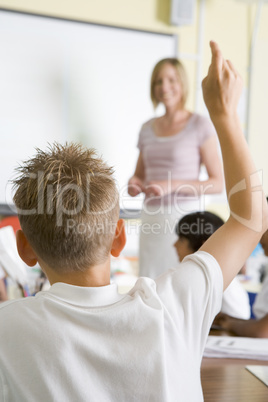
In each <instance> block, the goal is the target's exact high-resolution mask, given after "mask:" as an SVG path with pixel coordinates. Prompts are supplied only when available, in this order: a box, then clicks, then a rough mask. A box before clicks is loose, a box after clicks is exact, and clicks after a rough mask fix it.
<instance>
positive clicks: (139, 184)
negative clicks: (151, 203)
mask: <svg viewBox="0 0 268 402" xmlns="http://www.w3.org/2000/svg"><path fill="white" fill-rule="evenodd" d="M143 192H145V188H144V183H143V180H141V179H140V178H139V177H137V176H132V177H131V179H129V181H128V194H129V195H130V196H131V197H136V195H138V194H140V193H143Z"/></svg>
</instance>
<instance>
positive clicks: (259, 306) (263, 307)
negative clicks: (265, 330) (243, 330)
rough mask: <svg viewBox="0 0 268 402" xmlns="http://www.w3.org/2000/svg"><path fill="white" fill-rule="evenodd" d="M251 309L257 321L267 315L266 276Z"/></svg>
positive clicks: (267, 286)
mask: <svg viewBox="0 0 268 402" xmlns="http://www.w3.org/2000/svg"><path fill="white" fill-rule="evenodd" d="M252 309H253V313H254V315H255V317H256V318H257V319H260V318H263V317H264V316H265V315H266V314H268V275H267V276H266V278H265V279H264V282H263V284H262V288H261V291H260V292H259V293H258V294H257V296H256V299H255V301H254V304H253V307H252Z"/></svg>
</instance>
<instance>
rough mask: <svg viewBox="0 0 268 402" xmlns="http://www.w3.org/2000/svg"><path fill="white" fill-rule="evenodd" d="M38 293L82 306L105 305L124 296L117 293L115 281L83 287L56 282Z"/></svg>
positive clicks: (115, 301)
mask: <svg viewBox="0 0 268 402" xmlns="http://www.w3.org/2000/svg"><path fill="white" fill-rule="evenodd" d="M39 294H40V295H41V294H47V295H51V296H52V297H55V298H57V299H60V300H62V301H64V302H67V303H71V304H75V305H77V306H84V307H102V306H107V305H110V304H114V303H117V302H118V301H120V300H122V298H124V297H125V295H121V294H119V293H118V290H117V284H115V283H113V284H110V285H107V286H100V287H83V286H74V285H69V284H67V283H62V282H57V283H54V284H53V285H52V286H51V288H50V289H49V290H48V291H46V292H39ZM39 294H38V295H39Z"/></svg>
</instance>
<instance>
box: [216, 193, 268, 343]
mask: <svg viewBox="0 0 268 402" xmlns="http://www.w3.org/2000/svg"><path fill="white" fill-rule="evenodd" d="M267 201H268V200H267ZM260 243H261V246H262V248H263V251H264V254H265V255H266V256H267V257H268V230H267V231H266V232H265V233H264V235H263V236H262V238H261V240H260ZM252 307H253V312H254V315H255V317H256V319H251V320H242V319H238V318H236V317H234V316H233V315H232V314H224V313H222V312H221V313H220V314H218V316H217V317H216V319H215V324H216V325H219V326H220V327H221V328H222V329H226V330H227V331H231V332H233V333H234V334H235V335H238V336H247V337H252V338H268V276H266V278H265V280H264V282H263V284H262V288H261V291H260V292H259V293H258V294H257V296H256V299H255V301H254V304H253V306H252Z"/></svg>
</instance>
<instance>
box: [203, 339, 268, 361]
mask: <svg viewBox="0 0 268 402" xmlns="http://www.w3.org/2000/svg"><path fill="white" fill-rule="evenodd" d="M204 356H205V357H221V358H233V359H255V360H268V339H257V338H244V337H243V338H242V337H238V336H209V337H208V340H207V344H206V347H205V352H204Z"/></svg>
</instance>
